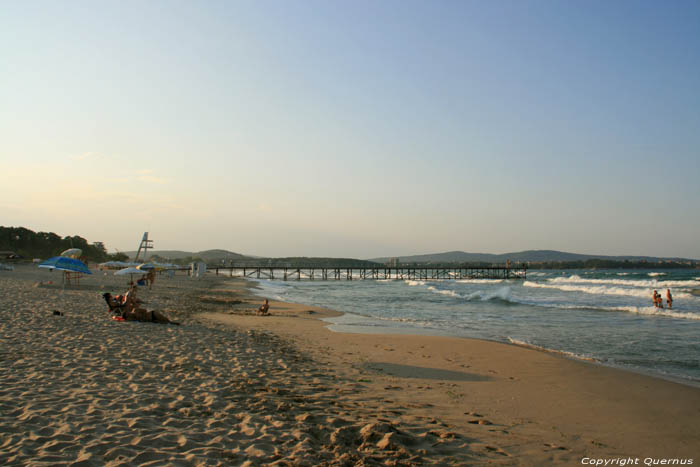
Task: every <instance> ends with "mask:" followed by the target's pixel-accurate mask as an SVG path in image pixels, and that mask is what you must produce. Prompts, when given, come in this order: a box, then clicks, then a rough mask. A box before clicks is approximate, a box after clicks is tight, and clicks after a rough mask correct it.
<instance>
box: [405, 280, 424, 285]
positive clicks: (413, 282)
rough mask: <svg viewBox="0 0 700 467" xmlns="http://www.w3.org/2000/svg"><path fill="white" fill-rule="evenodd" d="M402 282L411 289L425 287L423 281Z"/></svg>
mask: <svg viewBox="0 0 700 467" xmlns="http://www.w3.org/2000/svg"><path fill="white" fill-rule="evenodd" d="M404 282H406V284H408V285H409V286H411V287H417V286H419V285H425V281H411V280H408V281H404Z"/></svg>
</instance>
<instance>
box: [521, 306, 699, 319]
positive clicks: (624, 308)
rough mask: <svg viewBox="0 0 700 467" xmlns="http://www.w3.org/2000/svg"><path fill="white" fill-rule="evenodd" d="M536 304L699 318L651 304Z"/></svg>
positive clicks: (566, 308) (692, 314) (688, 313)
mask: <svg viewBox="0 0 700 467" xmlns="http://www.w3.org/2000/svg"><path fill="white" fill-rule="evenodd" d="M535 305H537V306H542V307H545V308H557V309H561V310H598V311H607V312H610V311H618V312H624V313H636V314H640V315H647V316H667V317H670V318H678V319H690V320H694V321H698V320H700V313H694V312H680V311H675V310H669V309H667V308H656V307H653V306H648V307H644V306H642V307H637V306H631V305H630V306H608V307H606V306H596V305H566V304H557V303H537V304H535Z"/></svg>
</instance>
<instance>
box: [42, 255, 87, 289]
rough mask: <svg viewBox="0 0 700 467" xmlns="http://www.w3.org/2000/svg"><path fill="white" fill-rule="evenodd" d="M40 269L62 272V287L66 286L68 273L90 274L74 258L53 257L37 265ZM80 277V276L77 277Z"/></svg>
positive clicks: (83, 265)
mask: <svg viewBox="0 0 700 467" xmlns="http://www.w3.org/2000/svg"><path fill="white" fill-rule="evenodd" d="M39 267H40V268H46V269H51V270H53V269H58V270H59V271H63V286H64V287H65V285H66V274H67V273H69V272H79V273H81V274H92V273H91V272H90V269H88V267H87V266H85V263H83V262H82V261H80V260H79V259H75V258H68V257H66V256H54V257H53V258H49V259H47V260H46V261H44V262H43V263H41V264H39ZM78 277H80V276H78Z"/></svg>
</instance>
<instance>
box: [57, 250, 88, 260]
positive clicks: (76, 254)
mask: <svg viewBox="0 0 700 467" xmlns="http://www.w3.org/2000/svg"><path fill="white" fill-rule="evenodd" d="M82 254H83V250H81V249H80V248H69V249H67V250H66V251H64V252H63V253H61V256H65V257H66V258H75V259H78V258H80V255H82Z"/></svg>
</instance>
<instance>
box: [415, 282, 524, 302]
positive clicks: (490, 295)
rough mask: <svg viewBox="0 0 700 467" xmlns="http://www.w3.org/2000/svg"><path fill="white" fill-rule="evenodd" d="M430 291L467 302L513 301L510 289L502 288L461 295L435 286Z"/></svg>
mask: <svg viewBox="0 0 700 467" xmlns="http://www.w3.org/2000/svg"><path fill="white" fill-rule="evenodd" d="M428 290H430V291H431V292H433V293H436V294H439V295H446V296H449V297H454V298H461V299H464V300H467V301H471V300H481V301H482V302H487V301H489V300H494V299H499V300H503V301H506V302H508V301H513V300H511V298H510V291H511V289H510V287H508V286H505V287H500V288H498V289H496V290H492V291H484V290H477V291H475V292H471V293H468V294H461V293H459V292H457V291H456V290H451V289H439V288H437V287H435V286H433V285H430V286H428Z"/></svg>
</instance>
